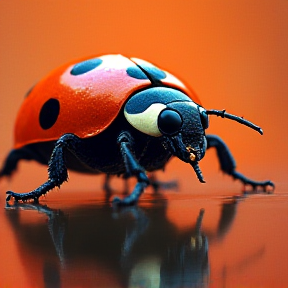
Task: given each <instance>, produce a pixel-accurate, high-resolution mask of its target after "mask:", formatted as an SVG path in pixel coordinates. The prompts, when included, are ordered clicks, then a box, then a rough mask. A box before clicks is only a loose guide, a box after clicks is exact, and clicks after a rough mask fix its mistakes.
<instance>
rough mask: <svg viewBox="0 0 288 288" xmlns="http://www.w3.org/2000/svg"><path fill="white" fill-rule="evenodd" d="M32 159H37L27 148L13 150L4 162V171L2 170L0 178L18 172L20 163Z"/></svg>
mask: <svg viewBox="0 0 288 288" xmlns="http://www.w3.org/2000/svg"><path fill="white" fill-rule="evenodd" d="M32 159H35V157H34V156H33V154H32V153H31V151H30V150H29V149H28V148H27V147H23V148H20V149H13V150H11V151H10V153H9V154H8V156H7V158H6V160H5V162H4V165H3V167H2V169H1V170H0V178H1V177H5V176H8V177H9V176H11V175H12V174H13V172H15V171H16V170H17V166H18V162H19V161H20V160H32Z"/></svg>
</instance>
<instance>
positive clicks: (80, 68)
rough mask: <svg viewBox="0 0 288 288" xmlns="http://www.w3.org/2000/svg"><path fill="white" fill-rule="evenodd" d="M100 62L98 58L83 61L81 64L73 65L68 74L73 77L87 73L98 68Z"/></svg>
mask: <svg viewBox="0 0 288 288" xmlns="http://www.w3.org/2000/svg"><path fill="white" fill-rule="evenodd" d="M102 62H103V60H101V59H100V58H93V59H89V60H85V61H83V62H80V63H77V64H75V65H74V67H73V68H72V70H71V71H70V73H71V74H72V75H74V76H77V75H81V74H84V73H87V72H89V71H91V70H93V69H95V68H96V67H98V66H99V65H100V64H101V63H102Z"/></svg>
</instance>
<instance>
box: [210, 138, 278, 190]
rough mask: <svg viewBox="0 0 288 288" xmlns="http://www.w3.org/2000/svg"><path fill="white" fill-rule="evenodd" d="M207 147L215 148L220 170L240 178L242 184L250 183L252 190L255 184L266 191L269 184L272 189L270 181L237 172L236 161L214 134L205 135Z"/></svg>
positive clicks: (272, 185)
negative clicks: (248, 176)
mask: <svg viewBox="0 0 288 288" xmlns="http://www.w3.org/2000/svg"><path fill="white" fill-rule="evenodd" d="M206 139H207V149H209V148H213V147H214V148H216V151H217V155H218V159H219V162H220V167H221V170H222V171H223V172H224V173H226V174H228V175H230V176H232V177H233V178H234V179H238V180H240V181H241V182H242V183H243V184H244V185H251V186H252V188H253V190H256V187H257V186H260V187H262V188H263V190H264V191H266V189H267V187H268V186H270V187H272V189H274V184H273V182H271V181H269V180H268V181H254V180H251V179H249V178H247V177H246V176H244V175H243V174H241V173H239V172H237V171H236V170H235V169H236V163H235V160H234V158H233V156H232V154H231V152H230V150H229V148H228V147H227V145H226V144H225V143H224V142H223V140H222V139H221V138H220V137H218V136H216V135H207V136H206Z"/></svg>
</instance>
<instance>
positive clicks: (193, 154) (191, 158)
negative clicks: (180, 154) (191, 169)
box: [186, 145, 196, 161]
mask: <svg viewBox="0 0 288 288" xmlns="http://www.w3.org/2000/svg"><path fill="white" fill-rule="evenodd" d="M186 150H187V151H188V152H189V154H190V156H189V158H190V160H191V161H195V160H196V154H195V152H196V149H194V148H192V147H191V146H190V145H189V146H188V147H186Z"/></svg>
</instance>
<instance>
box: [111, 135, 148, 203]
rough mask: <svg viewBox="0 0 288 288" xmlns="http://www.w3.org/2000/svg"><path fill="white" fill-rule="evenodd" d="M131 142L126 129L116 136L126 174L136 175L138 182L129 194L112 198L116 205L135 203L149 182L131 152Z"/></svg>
mask: <svg viewBox="0 0 288 288" xmlns="http://www.w3.org/2000/svg"><path fill="white" fill-rule="evenodd" d="M133 143H134V141H133V139H132V136H131V135H130V133H128V132H126V131H125V132H122V133H121V134H120V135H119V137H118V144H119V145H120V151H121V155H122V158H123V161H124V163H125V168H126V174H127V175H128V176H136V177H137V180H138V183H137V184H136V186H135V188H134V190H133V192H132V193H131V194H130V195H129V196H127V197H125V198H124V199H119V198H118V197H115V198H114V200H113V202H114V203H115V204H117V205H124V206H128V205H134V204H136V203H137V201H138V199H139V197H140V196H141V194H142V193H143V191H144V189H145V188H146V187H147V186H148V184H149V179H148V177H147V175H146V173H145V170H144V168H143V167H141V166H140V164H139V163H138V162H137V160H136V159H135V157H134V155H133V153H132V152H131V149H132V147H133Z"/></svg>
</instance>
